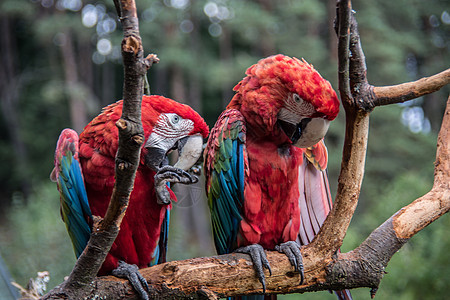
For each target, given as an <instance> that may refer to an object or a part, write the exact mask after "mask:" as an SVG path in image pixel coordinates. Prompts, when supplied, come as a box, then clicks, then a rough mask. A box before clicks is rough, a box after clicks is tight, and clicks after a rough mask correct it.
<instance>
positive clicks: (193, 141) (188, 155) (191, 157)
mask: <svg viewBox="0 0 450 300" xmlns="http://www.w3.org/2000/svg"><path fill="white" fill-rule="evenodd" d="M182 143H184V145H181V144H182ZM179 144H180V145H181V147H178V154H179V157H178V161H177V162H176V163H175V165H174V167H175V168H180V169H183V170H185V171H187V170H189V169H190V168H191V167H192V166H193V165H194V164H195V163H196V162H197V160H198V159H199V158H200V156H201V155H202V152H203V138H202V136H201V135H192V136H188V137H185V138H182V139H181V140H180V141H179Z"/></svg>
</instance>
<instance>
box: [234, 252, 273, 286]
mask: <svg viewBox="0 0 450 300" xmlns="http://www.w3.org/2000/svg"><path fill="white" fill-rule="evenodd" d="M234 252H237V253H246V254H248V255H250V258H251V259H252V262H253V268H254V269H255V272H256V276H257V277H258V279H259V282H261V284H262V286H263V293H265V292H266V276H265V275H264V269H263V268H266V269H267V270H269V275H270V276H272V270H271V269H270V264H269V261H268V260H267V257H266V252H265V251H264V248H263V247H262V246H261V245H258V244H253V245H249V246H246V247H241V248H238V249H236V250H235V251H234Z"/></svg>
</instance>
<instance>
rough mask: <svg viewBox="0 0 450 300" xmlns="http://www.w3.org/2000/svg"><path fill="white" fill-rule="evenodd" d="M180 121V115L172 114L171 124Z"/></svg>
mask: <svg viewBox="0 0 450 300" xmlns="http://www.w3.org/2000/svg"><path fill="white" fill-rule="evenodd" d="M179 121H180V117H179V116H177V115H174V116H172V124H177V123H178V122H179Z"/></svg>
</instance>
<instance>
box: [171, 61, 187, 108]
mask: <svg viewBox="0 0 450 300" xmlns="http://www.w3.org/2000/svg"><path fill="white" fill-rule="evenodd" d="M170 97H172V98H173V99H174V100H176V101H177V102H180V103H186V85H185V82H184V75H183V69H182V68H181V67H180V66H179V65H176V64H174V65H172V66H171V67H170ZM187 104H189V103H187Z"/></svg>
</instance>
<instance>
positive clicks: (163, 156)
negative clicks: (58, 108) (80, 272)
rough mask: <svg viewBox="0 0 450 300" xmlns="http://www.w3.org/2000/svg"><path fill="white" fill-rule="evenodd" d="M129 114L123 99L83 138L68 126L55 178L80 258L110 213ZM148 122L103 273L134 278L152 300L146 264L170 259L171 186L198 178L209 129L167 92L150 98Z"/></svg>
mask: <svg viewBox="0 0 450 300" xmlns="http://www.w3.org/2000/svg"><path fill="white" fill-rule="evenodd" d="M121 114H122V101H118V102H116V103H114V104H111V105H109V106H107V107H105V108H104V109H103V111H102V113H101V114H100V115H98V116H97V117H96V118H94V119H93V120H92V121H91V122H90V123H89V124H88V125H87V126H86V127H85V128H84V130H83V132H82V133H81V134H80V136H79V137H78V134H77V133H76V132H75V131H73V130H71V129H65V130H63V131H62V133H61V135H60V137H59V140H58V143H57V147H56V151H55V168H54V170H53V172H52V174H51V179H52V180H54V181H56V182H57V186H58V190H59V192H60V195H61V215H62V218H63V220H64V222H65V223H66V227H67V230H68V233H69V236H70V238H71V240H72V244H73V246H74V250H75V254H76V256H77V257H78V256H79V255H80V254H81V253H82V252H83V250H84V248H85V247H86V245H87V242H88V240H89V237H90V233H91V226H92V218H93V217H92V215H96V216H100V217H103V216H104V215H105V213H106V210H107V208H108V205H109V202H110V198H111V194H112V192H113V188H114V182H115V179H114V169H115V157H116V152H117V149H118V129H117V127H116V122H117V121H118V120H119V118H120V117H121ZM142 126H143V129H144V136H145V143H144V144H143V145H142V149H141V157H140V162H139V166H138V169H137V172H136V177H135V182H134V187H133V191H132V192H131V195H130V200H129V205H128V208H127V211H126V214H125V217H124V218H123V220H122V224H121V226H120V232H119V234H118V236H117V238H116V240H115V241H114V243H113V245H112V247H111V250H110V251H109V253H108V255H107V256H106V259H105V261H104V263H103V265H102V267H101V269H100V271H99V273H98V274H99V275H106V274H111V273H112V274H113V275H116V276H120V277H126V278H128V279H129V280H130V282H131V284H132V285H133V287H134V288H135V289H136V291H138V292H139V294H140V295H141V297H142V298H143V299H148V295H147V294H146V292H145V290H144V287H146V285H147V283H146V282H145V279H144V278H143V277H142V276H141V275H140V273H139V271H138V268H144V267H148V266H150V265H153V264H156V263H161V262H164V261H165V254H166V247H167V235H168V225H169V212H170V209H171V200H176V197H175V194H174V193H173V192H172V191H171V190H170V188H169V187H168V186H167V185H166V183H167V182H181V183H192V182H195V181H196V180H197V178H195V176H192V175H190V174H189V173H187V172H186V171H185V170H188V169H189V168H190V167H191V166H192V165H193V164H194V163H195V162H196V161H197V159H198V158H199V157H200V156H201V153H202V150H203V149H202V146H203V139H204V138H206V137H207V135H208V126H207V125H206V123H205V121H204V120H203V119H202V117H200V115H199V114H198V113H196V112H195V111H194V110H193V109H192V108H190V107H189V106H187V105H184V104H181V103H178V102H176V101H174V100H171V99H168V98H165V97H162V96H144V97H143V99H142ZM175 149H177V150H178V152H179V159H178V161H177V162H176V163H175V165H174V166H170V165H168V160H167V154H168V153H169V152H170V151H171V150H175ZM133 265H135V266H133Z"/></svg>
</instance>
